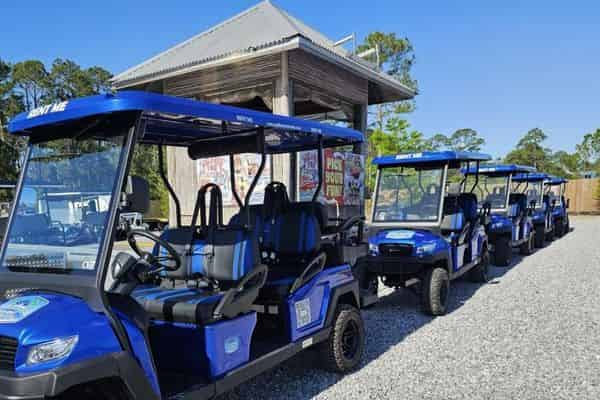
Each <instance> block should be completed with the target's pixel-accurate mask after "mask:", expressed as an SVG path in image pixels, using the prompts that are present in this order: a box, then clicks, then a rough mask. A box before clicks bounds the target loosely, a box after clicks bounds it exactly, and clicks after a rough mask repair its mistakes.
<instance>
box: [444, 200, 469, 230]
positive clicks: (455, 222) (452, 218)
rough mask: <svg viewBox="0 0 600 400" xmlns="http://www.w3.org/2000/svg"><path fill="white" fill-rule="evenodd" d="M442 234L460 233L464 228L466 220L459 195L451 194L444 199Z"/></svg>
mask: <svg viewBox="0 0 600 400" xmlns="http://www.w3.org/2000/svg"><path fill="white" fill-rule="evenodd" d="M443 207H444V208H443V214H442V215H443V217H442V225H441V227H440V228H441V230H442V232H444V231H446V232H457V231H458V232H460V231H462V229H463V228H464V225H465V223H466V218H465V215H464V212H463V210H462V208H461V206H460V202H459V195H456V194H449V195H447V196H446V197H444V205H443Z"/></svg>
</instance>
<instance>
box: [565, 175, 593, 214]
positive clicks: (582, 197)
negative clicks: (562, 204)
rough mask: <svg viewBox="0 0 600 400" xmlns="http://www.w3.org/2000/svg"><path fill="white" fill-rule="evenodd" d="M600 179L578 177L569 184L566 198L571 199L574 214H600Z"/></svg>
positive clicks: (571, 209) (571, 210)
mask: <svg viewBox="0 0 600 400" xmlns="http://www.w3.org/2000/svg"><path fill="white" fill-rule="evenodd" d="M599 183H600V179H577V180H573V181H570V182H569V183H568V184H567V193H566V198H567V199H570V201H571V208H570V209H569V211H570V212H571V213H573V214H600V200H598V198H597V197H598V196H597V195H598V184H599Z"/></svg>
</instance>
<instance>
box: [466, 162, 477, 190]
mask: <svg viewBox="0 0 600 400" xmlns="http://www.w3.org/2000/svg"><path fill="white" fill-rule="evenodd" d="M475 168H476V169H477V171H475V183H473V187H472V188H471V193H473V192H474V191H475V188H476V187H477V185H478V184H479V161H476V163H475ZM468 170H469V166H468V165H467V171H468ZM465 179H466V175H465Z"/></svg>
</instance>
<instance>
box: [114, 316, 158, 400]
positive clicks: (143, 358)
mask: <svg viewBox="0 0 600 400" xmlns="http://www.w3.org/2000/svg"><path fill="white" fill-rule="evenodd" d="M117 315H118V316H119V318H120V319H121V322H122V323H123V326H124V327H125V330H126V331H127V336H128V337H129V342H130V343H131V348H132V349H133V353H134V354H135V357H136V358H137V360H138V362H139V363H140V365H141V366H142V369H143V370H144V373H145V375H146V378H147V379H148V382H150V384H151V385H152V389H154V392H155V393H156V394H157V395H158V396H160V393H161V392H160V385H159V383H158V376H157V374H156V371H155V369H154V363H153V362H152V354H151V353H150V350H149V349H150V343H146V338H145V337H144V333H143V332H142V331H141V330H140V329H139V328H138V327H137V326H136V325H135V324H134V323H132V322H131V321H130V320H129V319H128V318H127V317H125V316H124V315H122V314H121V313H118V312H117Z"/></svg>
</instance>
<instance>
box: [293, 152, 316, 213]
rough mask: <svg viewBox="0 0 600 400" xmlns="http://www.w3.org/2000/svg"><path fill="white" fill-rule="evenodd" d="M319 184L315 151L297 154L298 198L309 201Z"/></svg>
mask: <svg viewBox="0 0 600 400" xmlns="http://www.w3.org/2000/svg"><path fill="white" fill-rule="evenodd" d="M318 182H319V165H318V161H317V152H316V151H315V150H310V151H302V152H300V153H298V197H299V200H300V201H310V200H311V199H312V197H313V194H314V193H315V190H316V189H317V184H318Z"/></svg>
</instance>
